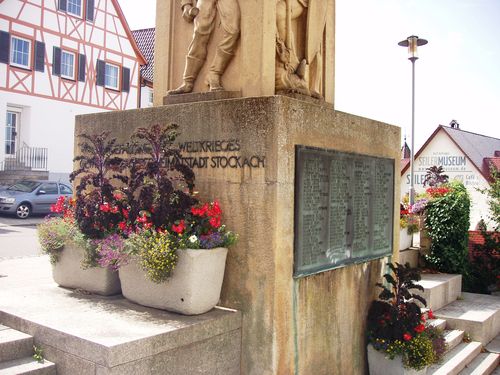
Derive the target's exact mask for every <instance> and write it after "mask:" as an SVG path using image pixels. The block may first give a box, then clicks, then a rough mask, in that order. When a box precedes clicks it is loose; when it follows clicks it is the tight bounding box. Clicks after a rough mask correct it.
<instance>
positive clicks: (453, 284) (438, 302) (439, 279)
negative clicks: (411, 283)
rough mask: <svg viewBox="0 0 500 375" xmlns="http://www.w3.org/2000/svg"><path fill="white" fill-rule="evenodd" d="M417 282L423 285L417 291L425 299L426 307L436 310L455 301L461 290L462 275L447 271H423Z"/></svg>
mask: <svg viewBox="0 0 500 375" xmlns="http://www.w3.org/2000/svg"><path fill="white" fill-rule="evenodd" d="M418 284H420V285H422V286H423V287H424V289H425V290H424V292H419V291H417V292H418V293H419V294H421V295H422V296H423V297H424V298H425V299H426V301H427V308H429V309H432V310H433V311H436V310H438V309H440V308H441V307H443V306H446V305H448V304H450V303H452V302H453V301H455V300H456V299H457V298H458V297H459V296H460V294H461V292H462V275H452V274H447V273H436V274H433V273H432V274H431V273H424V274H422V279H421V280H420V281H419V282H418Z"/></svg>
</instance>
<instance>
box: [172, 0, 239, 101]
mask: <svg viewBox="0 0 500 375" xmlns="http://www.w3.org/2000/svg"><path fill="white" fill-rule="evenodd" d="M195 1H196V0H181V7H182V17H183V18H184V19H185V20H186V21H188V22H194V33H193V39H192V41H191V44H190V45H189V50H188V53H187V56H186V63H185V66H184V74H183V77H182V78H183V83H182V85H181V86H179V87H178V88H176V89H175V90H170V91H169V92H168V95H174V94H184V93H189V92H191V91H193V86H194V82H195V80H196V78H197V77H198V73H199V72H200V69H201V68H202V67H203V65H204V64H205V60H206V58H207V45H208V41H209V39H210V35H211V34H212V31H213V29H214V26H215V16H216V12H219V16H220V22H221V25H222V29H223V36H222V39H221V40H220V41H219V42H218V44H217V49H216V51H215V57H214V60H213V62H212V65H211V66H210V69H209V73H208V76H207V83H208V85H209V86H210V91H221V90H224V88H223V87H222V84H221V81H220V79H221V76H222V74H223V73H224V71H225V70H226V67H227V65H228V64H229V62H230V61H231V59H232V57H233V56H234V53H235V50H236V46H237V43H238V38H239V35H240V17H241V16H240V7H239V5H238V0H197V1H196V7H195V5H194V2H195Z"/></svg>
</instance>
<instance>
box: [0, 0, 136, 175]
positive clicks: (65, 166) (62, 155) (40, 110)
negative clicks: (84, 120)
mask: <svg viewBox="0 0 500 375" xmlns="http://www.w3.org/2000/svg"><path fill="white" fill-rule="evenodd" d="M144 63H145V61H144V58H143V56H142V54H141V53H140V51H139V49H138V48H137V45H136V42H135V40H134V38H133V36H132V33H131V31H130V29H129V27H128V25H127V22H126V20H125V18H124V16H123V13H122V11H121V9H120V6H119V4H118V1H117V0H0V170H2V169H6V166H9V165H10V166H12V165H17V167H19V165H20V164H23V167H26V168H34V169H47V170H48V171H49V172H50V175H51V177H53V178H57V177H67V175H68V173H69V172H70V171H71V170H72V157H73V148H74V142H73V137H74V117H75V115H78V114H86V113H93V112H100V111H107V110H124V109H130V108H137V107H138V103H139V100H140V93H139V87H140V73H139V70H140V66H141V65H143V64H144ZM14 161H16V162H14Z"/></svg>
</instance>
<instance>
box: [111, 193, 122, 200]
mask: <svg viewBox="0 0 500 375" xmlns="http://www.w3.org/2000/svg"><path fill="white" fill-rule="evenodd" d="M113 198H115V199H116V200H117V201H121V200H122V198H123V195H122V194H121V193H114V194H113Z"/></svg>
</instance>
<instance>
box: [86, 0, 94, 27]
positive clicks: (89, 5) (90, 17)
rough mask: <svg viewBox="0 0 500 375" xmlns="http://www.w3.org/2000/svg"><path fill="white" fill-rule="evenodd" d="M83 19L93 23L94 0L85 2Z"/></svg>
mask: <svg viewBox="0 0 500 375" xmlns="http://www.w3.org/2000/svg"><path fill="white" fill-rule="evenodd" d="M85 18H86V19H87V21H90V22H92V21H94V0H87V9H86V12H85Z"/></svg>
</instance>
